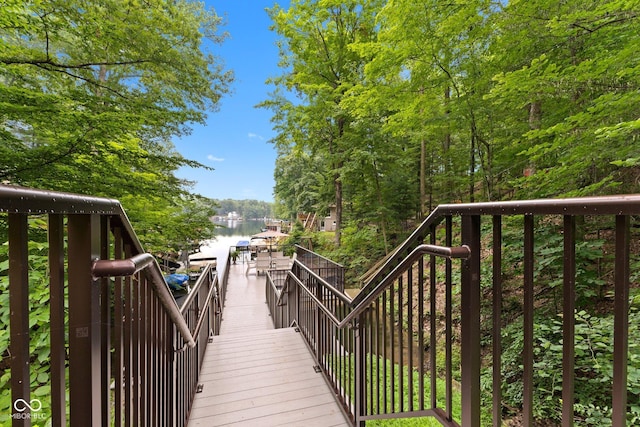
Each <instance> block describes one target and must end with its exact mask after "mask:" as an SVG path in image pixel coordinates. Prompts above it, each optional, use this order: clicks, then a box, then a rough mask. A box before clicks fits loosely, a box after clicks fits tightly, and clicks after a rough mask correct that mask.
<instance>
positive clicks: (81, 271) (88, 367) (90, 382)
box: [68, 215, 102, 426]
mask: <svg viewBox="0 0 640 427" xmlns="http://www.w3.org/2000/svg"><path fill="white" fill-rule="evenodd" d="M99 226H100V223H99V218H98V216H97V215H69V219H68V230H69V231H68V237H69V259H72V260H73V262H72V263H70V264H69V385H70V391H69V403H70V413H71V422H72V423H73V424H76V425H86V426H89V425H100V424H101V414H102V404H101V397H102V392H101V387H100V380H101V375H102V374H101V365H102V364H101V355H100V348H101V339H100V330H101V327H100V288H99V286H98V281H97V280H95V279H94V278H93V276H92V270H91V266H92V261H93V260H94V259H97V258H98V257H99V256H100V241H99V239H100V228H99Z"/></svg>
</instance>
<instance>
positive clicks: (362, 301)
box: [291, 244, 471, 329]
mask: <svg viewBox="0 0 640 427" xmlns="http://www.w3.org/2000/svg"><path fill="white" fill-rule="evenodd" d="M470 254H471V250H470V249H469V247H468V246H466V245H465V246H460V247H453V248H448V247H444V246H436V245H427V244H423V245H420V246H418V247H417V248H415V249H414V250H413V251H412V252H411V253H410V254H409V256H407V257H406V258H405V259H404V260H403V261H402V262H401V263H400V264H398V265H397V266H396V267H395V268H394V269H393V270H392V271H391V272H390V273H389V274H388V275H387V276H386V277H385V278H384V279H383V280H382V281H381V282H380V283H379V284H378V285H377V286H376V287H375V289H373V291H371V292H369V293H368V294H367V295H364V296H363V297H362V298H357V297H356V298H354V299H353V300H352V301H350V302H348V301H345V302H347V303H349V304H350V306H351V307H352V310H351V311H350V312H349V313H348V314H347V315H346V316H345V317H344V318H343V319H342V320H340V319H338V318H337V317H336V316H335V315H334V314H333V313H331V312H330V311H329V309H328V308H326V307H325V305H324V304H323V303H322V301H320V300H319V299H318V298H317V297H316V296H315V295H313V293H311V292H308V293H309V296H310V297H311V298H312V299H314V300H315V302H316V304H317V305H318V307H319V308H320V309H321V310H322V311H323V312H324V313H325V314H326V315H327V317H328V318H329V319H330V320H331V321H332V322H333V323H334V324H335V325H336V327H338V328H341V329H342V328H344V327H345V326H347V325H348V324H349V323H350V322H351V321H352V320H354V319H356V318H357V316H359V315H360V314H361V313H362V312H363V311H364V310H366V309H367V308H368V307H369V306H370V305H371V304H372V303H373V301H374V300H375V299H376V298H377V297H378V296H379V295H380V294H381V293H382V292H384V291H385V290H386V289H387V287H389V286H390V285H391V284H392V283H393V282H394V281H395V280H396V279H397V278H398V277H399V276H400V275H402V274H403V273H404V272H405V271H406V269H407V268H408V267H409V266H410V265H411V264H412V263H413V262H414V261H415V260H417V259H418V258H420V257H421V256H423V255H434V256H440V257H445V258H456V259H463V258H467V257H469V255H470ZM291 277H292V278H293V279H294V280H295V281H297V282H298V283H299V284H301V282H300V280H299V279H298V278H297V277H296V276H295V275H293V274H291ZM302 288H303V289H306V287H304V286H303V287H302ZM337 295H340V293H337Z"/></svg>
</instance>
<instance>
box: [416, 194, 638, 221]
mask: <svg viewBox="0 0 640 427" xmlns="http://www.w3.org/2000/svg"><path fill="white" fill-rule="evenodd" d="M636 213H640V194H626V195H618V196H597V197H575V198H564V199H536V200H518V201H504V202H480V203H460V204H448V205H440V206H438V207H437V208H436V209H434V211H433V212H432V214H431V215H429V217H432V216H442V215H526V214H531V215H536V214H538V215H625V214H626V215H628V214H636ZM427 219H428V218H427Z"/></svg>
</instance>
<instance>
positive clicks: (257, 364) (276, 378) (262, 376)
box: [188, 263, 349, 427]
mask: <svg viewBox="0 0 640 427" xmlns="http://www.w3.org/2000/svg"><path fill="white" fill-rule="evenodd" d="M245 271H246V265H242V264H240V263H239V264H238V265H232V266H231V270H230V272H229V282H228V288H227V289H228V290H227V299H226V302H225V308H224V315H223V321H222V326H221V329H220V335H219V336H216V337H214V340H213V343H211V344H209V346H208V347H207V350H206V353H205V358H204V362H203V367H202V371H201V379H200V383H202V384H204V387H203V390H202V392H201V393H198V394H197V395H196V399H195V401H194V405H193V410H192V412H191V417H190V419H189V424H188V426H189V427H194V426H226V425H237V426H284V425H289V426H305V427H306V426H319V427H330V426H348V425H349V424H348V422H347V420H346V419H345V417H344V415H343V413H342V411H341V410H340V407H339V406H338V404H337V403H336V400H335V398H334V396H333V393H332V391H331V390H330V388H329V387H328V386H327V383H326V382H325V380H324V378H323V377H322V374H320V373H316V372H315V371H314V369H313V367H314V365H315V362H314V359H313V357H312V355H311V353H310V352H309V350H308V349H307V347H306V345H305V343H304V341H303V339H302V337H301V336H300V334H298V333H297V332H295V330H294V329H292V328H286V329H273V324H272V322H271V318H270V317H269V312H268V309H267V305H266V303H265V296H264V294H265V293H264V285H265V282H266V280H265V276H255V275H253V274H250V275H248V276H246V275H245Z"/></svg>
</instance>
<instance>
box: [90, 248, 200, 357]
mask: <svg viewBox="0 0 640 427" xmlns="http://www.w3.org/2000/svg"><path fill="white" fill-rule="evenodd" d="M142 270H146V273H148V274H149V275H150V276H151V278H152V280H151V286H152V287H153V290H154V291H155V292H156V293H157V294H158V298H159V299H160V303H161V304H162V306H163V307H164V309H165V310H166V311H167V314H168V315H169V317H170V318H171V320H172V321H173V323H174V324H175V325H176V328H177V329H178V331H179V332H180V335H182V338H184V340H185V341H186V342H187V345H188V346H189V347H195V346H196V342H195V340H194V338H193V337H194V336H197V335H198V331H199V329H197V330H196V331H194V333H193V334H192V333H191V331H189V325H187V322H186V321H185V320H184V316H183V315H182V313H181V311H180V308H179V307H178V304H176V300H175V298H174V297H173V295H172V294H171V291H170V290H169V287H168V286H167V283H166V281H165V280H164V278H163V277H162V274H161V270H160V266H159V265H158V261H157V260H156V259H155V258H154V256H153V255H151V254H148V253H144V254H138V255H135V256H133V257H131V258H127V259H122V260H96V261H95V262H94V263H93V269H92V272H93V275H94V277H96V278H99V277H123V276H132V275H134V274H136V273H138V272H139V271H142Z"/></svg>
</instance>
